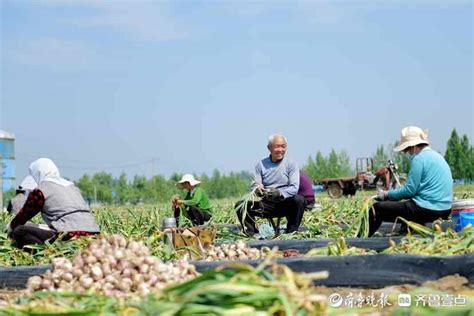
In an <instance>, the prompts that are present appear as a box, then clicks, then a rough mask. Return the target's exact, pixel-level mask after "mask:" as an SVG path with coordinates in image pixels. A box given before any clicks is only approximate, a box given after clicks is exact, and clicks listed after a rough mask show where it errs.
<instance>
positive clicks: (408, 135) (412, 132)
mask: <svg viewBox="0 0 474 316" xmlns="http://www.w3.org/2000/svg"><path fill="white" fill-rule="evenodd" d="M419 144H427V145H429V144H430V142H429V141H428V130H422V129H421V128H419V127H416V126H408V127H405V128H404V129H402V135H401V138H400V145H398V146H397V147H395V149H394V150H395V151H402V150H405V149H407V148H408V147H411V146H416V145H419Z"/></svg>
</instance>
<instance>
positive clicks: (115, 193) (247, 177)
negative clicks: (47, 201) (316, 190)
mask: <svg viewBox="0 0 474 316" xmlns="http://www.w3.org/2000/svg"><path fill="white" fill-rule="evenodd" d="M396 145H397V143H396V142H395V143H394V144H389V145H385V146H384V145H380V146H378V147H377V148H376V150H375V152H374V153H373V154H372V155H370V157H371V158H373V160H374V171H376V170H378V169H379V168H380V167H382V166H385V165H386V164H387V161H388V160H389V159H391V160H393V161H394V162H395V163H396V164H397V165H398V168H399V171H400V172H402V173H408V171H409V159H408V155H405V154H403V153H396V152H394V151H393V148H394V147H395V146H396ZM444 157H445V159H446V161H447V162H448V164H449V166H450V167H451V171H452V174H453V178H454V179H462V180H465V181H468V182H470V181H473V180H474V148H473V146H472V144H471V143H470V141H469V138H468V136H467V135H463V136H459V135H458V133H457V131H456V129H453V131H452V133H451V136H450V138H449V140H448V142H447V148H446V152H445V155H444ZM354 163H355V161H351V159H350V158H349V155H348V154H347V152H346V151H344V150H342V151H340V152H336V151H335V150H334V149H332V150H331V151H330V152H329V154H328V155H324V154H323V153H322V152H320V151H318V152H316V154H315V155H314V157H313V156H309V157H308V159H307V160H306V162H305V163H304V164H303V165H302V169H303V170H304V171H305V172H306V173H307V174H308V175H309V176H310V178H311V179H313V180H317V179H322V178H334V177H344V176H354V175H355V172H356V170H354V169H353V164H354ZM181 176H182V175H181V174H178V173H174V174H172V175H171V177H169V178H168V179H167V178H165V177H164V176H161V175H156V176H153V177H152V178H150V179H149V178H146V177H145V176H138V175H135V176H134V177H133V178H132V179H131V180H129V179H128V178H127V175H126V174H125V173H122V174H121V175H120V176H119V177H118V178H117V177H114V176H113V175H112V174H111V173H107V172H98V173H95V174H93V175H88V174H85V175H83V176H82V177H81V178H80V179H79V180H78V181H76V185H77V186H78V187H79V188H80V190H81V192H82V194H83V195H84V198H85V199H86V200H87V201H88V202H90V203H93V202H99V203H109V204H111V203H117V204H126V203H131V204H137V203H141V202H143V203H154V202H165V201H169V199H170V198H171V196H173V195H174V194H179V193H180V191H179V190H178V189H177V188H176V183H177V182H178V181H179V179H180V178H181ZM197 178H198V179H200V180H201V181H202V184H201V185H202V186H203V187H204V188H205V189H206V192H207V193H208V195H209V197H210V198H217V199H219V198H238V197H241V196H242V195H244V194H245V193H247V192H248V190H249V186H250V183H251V181H252V179H253V175H252V174H251V173H250V172H246V171H240V172H231V173H229V174H222V173H221V172H219V171H218V170H214V172H213V173H212V174H211V175H210V176H208V175H206V174H202V175H200V176H199V175H197ZM14 194H15V190H14V189H13V190H10V191H8V192H5V194H4V205H5V204H6V203H7V202H8V201H9V200H10V198H11V197H12V196H13V195H14Z"/></svg>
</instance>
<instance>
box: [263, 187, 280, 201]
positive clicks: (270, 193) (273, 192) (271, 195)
mask: <svg viewBox="0 0 474 316" xmlns="http://www.w3.org/2000/svg"><path fill="white" fill-rule="evenodd" d="M265 196H266V198H267V199H269V200H270V201H278V200H280V198H281V193H280V190H278V189H273V188H272V189H267V192H265Z"/></svg>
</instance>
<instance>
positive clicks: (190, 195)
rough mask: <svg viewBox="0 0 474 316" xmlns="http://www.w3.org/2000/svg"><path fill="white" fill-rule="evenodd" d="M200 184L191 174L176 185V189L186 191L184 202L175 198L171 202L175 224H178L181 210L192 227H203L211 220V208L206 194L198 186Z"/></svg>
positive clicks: (186, 175) (184, 176)
mask: <svg viewBox="0 0 474 316" xmlns="http://www.w3.org/2000/svg"><path fill="white" fill-rule="evenodd" d="M200 183H201V181H198V180H196V179H195V178H194V176H193V175H192V174H185V175H183V176H182V177H181V180H179V182H178V183H177V184H176V186H177V187H178V188H180V189H184V190H187V191H188V192H187V194H186V197H185V198H184V200H183V199H181V198H180V197H179V196H176V197H174V198H173V199H172V201H171V202H172V204H173V211H174V217H175V218H176V223H177V224H179V215H180V213H181V209H182V208H183V209H184V211H185V212H184V214H185V216H186V217H187V218H188V219H189V220H190V221H191V222H192V223H193V225H203V224H204V223H205V222H207V221H209V220H210V219H211V214H210V212H211V209H212V206H211V203H210V202H209V198H208V197H207V194H206V192H204V190H203V189H202V188H201V187H200V186H198V185H199V184H200Z"/></svg>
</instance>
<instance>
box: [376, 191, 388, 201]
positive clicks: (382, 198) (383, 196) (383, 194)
mask: <svg viewBox="0 0 474 316" xmlns="http://www.w3.org/2000/svg"><path fill="white" fill-rule="evenodd" d="M386 199H388V191H385V190H379V191H378V192H377V200H379V201H385V200H386Z"/></svg>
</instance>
